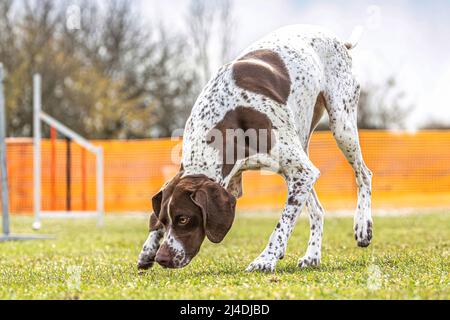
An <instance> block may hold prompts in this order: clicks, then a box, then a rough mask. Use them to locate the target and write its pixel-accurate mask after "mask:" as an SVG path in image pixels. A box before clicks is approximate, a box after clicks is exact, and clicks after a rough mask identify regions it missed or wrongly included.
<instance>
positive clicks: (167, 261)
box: [155, 250, 172, 268]
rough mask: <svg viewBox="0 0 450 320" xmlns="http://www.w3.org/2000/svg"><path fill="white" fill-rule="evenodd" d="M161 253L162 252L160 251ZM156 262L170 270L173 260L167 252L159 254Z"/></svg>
mask: <svg viewBox="0 0 450 320" xmlns="http://www.w3.org/2000/svg"><path fill="white" fill-rule="evenodd" d="M160 251H161V250H160ZM155 261H156V262H157V263H158V264H159V265H161V266H163V267H166V268H169V267H170V266H171V262H172V258H171V257H170V255H169V253H168V252H166V251H161V252H158V254H157V255H156V259H155Z"/></svg>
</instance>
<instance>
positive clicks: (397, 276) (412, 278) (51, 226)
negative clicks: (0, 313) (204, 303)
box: [0, 212, 450, 299]
mask: <svg viewBox="0 0 450 320" xmlns="http://www.w3.org/2000/svg"><path fill="white" fill-rule="evenodd" d="M13 221H14V224H13V230H14V231H15V232H30V230H29V226H30V225H31V219H30V218H23V217H13ZM276 221H277V216H276V215H271V216H268V215H260V216H258V215H255V214H252V215H245V214H242V215H240V216H239V217H238V218H237V221H236V223H235V225H234V227H233V229H232V231H231V232H230V234H229V235H228V236H227V238H226V240H225V241H224V242H223V243H222V244H220V245H213V244H210V243H206V242H205V245H204V246H203V248H202V251H201V253H200V254H199V256H198V257H197V258H196V259H195V260H194V261H193V262H192V264H191V265H189V266H188V267H187V268H185V269H183V270H165V269H162V268H160V267H159V266H156V267H154V268H153V269H152V270H150V271H147V272H144V273H139V272H138V271H137V270H136V267H135V264H136V258H137V256H138V254H139V251H140V248H141V245H142V243H143V241H144V240H145V238H146V225H147V222H146V220H145V218H144V217H109V218H107V219H106V227H105V228H103V229H98V228H96V227H95V222H93V221H80V220H78V221H59V220H58V221H44V227H43V230H44V231H45V232H47V233H50V234H54V235H56V236H57V240H54V241H38V242H26V243H19V242H16V243H3V244H0V298H1V299H380V298H381V299H450V288H449V284H450V275H449V270H450V214H449V213H447V212H439V213H433V214H421V215H419V214H418V215H410V216H405V217H378V218H377V217H375V240H374V243H373V245H372V246H371V247H370V248H368V249H359V248H357V247H356V244H355V242H354V240H353V234H352V219H351V218H333V217H330V216H328V217H327V219H326V221H325V235H324V248H323V261H322V266H321V267H320V268H318V269H308V270H299V269H298V268H297V267H296V264H297V260H298V258H299V257H300V256H302V255H303V254H304V252H305V250H306V244H307V240H308V233H309V230H308V222H307V220H306V219H301V220H300V221H299V223H298V226H297V228H296V229H295V232H294V235H293V237H292V238H291V241H290V242H289V246H288V252H287V256H286V258H285V259H284V260H283V261H280V263H279V264H278V268H277V272H276V273H275V274H259V273H253V274H249V273H246V272H244V270H245V268H246V266H247V265H248V264H249V263H250V262H252V260H253V259H254V258H256V257H257V256H258V254H259V253H260V252H261V251H262V250H263V248H264V246H265V244H266V242H267V240H268V237H269V235H270V233H271V231H272V229H273V228H274V226H275V225H276ZM77 274H79V275H80V277H79V281H78V280H77V279H78V278H77Z"/></svg>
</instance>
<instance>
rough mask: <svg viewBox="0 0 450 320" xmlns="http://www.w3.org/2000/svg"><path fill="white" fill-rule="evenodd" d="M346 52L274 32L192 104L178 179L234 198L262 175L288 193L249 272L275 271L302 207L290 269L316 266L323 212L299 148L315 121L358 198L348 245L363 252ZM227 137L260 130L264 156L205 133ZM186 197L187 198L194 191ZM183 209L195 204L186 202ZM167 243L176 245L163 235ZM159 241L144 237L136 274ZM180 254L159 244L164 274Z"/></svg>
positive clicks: (367, 181) (301, 34) (305, 32)
mask: <svg viewBox="0 0 450 320" xmlns="http://www.w3.org/2000/svg"><path fill="white" fill-rule="evenodd" d="M349 49H351V46H350V45H346V44H345V43H343V42H341V41H339V40H338V39H336V38H335V37H334V36H332V35H330V34H328V33H327V32H326V31H323V30H321V29H319V28H317V27H311V26H303V25H295V26H289V27H285V28H282V29H279V30H277V31H275V32H273V33H272V34H270V35H268V36H267V37H265V38H263V39H261V40H260V41H258V42H256V43H255V44H253V45H252V46H250V47H249V48H248V49H246V50H245V51H244V52H243V53H242V54H241V55H239V57H238V58H237V59H236V60H235V61H233V62H232V63H230V64H227V65H225V66H223V67H222V68H220V70H219V71H218V72H217V73H216V75H215V76H214V77H213V78H212V79H211V81H209V83H208V84H207V85H206V87H205V88H204V90H203V91H202V93H201V94H200V97H199V98H198V100H197V102H196V103H195V106H194V108H193V110H192V114H191V117H190V118H189V120H188V122H187V124H186V129H185V135H184V142H183V158H182V163H183V168H182V170H181V171H180V176H182V177H183V179H190V177H198V176H199V175H200V176H202V177H204V179H206V180H208V179H209V180H210V181H212V182H213V183H214V184H216V189H217V188H218V187H217V186H220V187H221V188H223V189H224V190H226V191H227V192H228V193H230V194H231V195H233V196H234V197H239V196H241V195H242V186H241V183H242V172H244V171H246V170H260V169H264V170H271V171H274V172H276V173H278V174H280V175H281V176H283V177H284V179H285V180H286V183H287V186H288V199H287V202H286V206H285V209H284V210H283V213H282V215H281V218H280V220H279V222H278V224H277V226H276V228H275V230H274V231H273V233H272V235H271V237H270V240H269V243H268V245H267V247H266V248H265V250H264V251H263V252H262V253H261V255H260V256H259V257H258V258H257V259H256V260H255V261H254V262H252V263H251V264H250V266H249V267H248V269H247V270H248V271H267V272H273V271H274V270H275V267H276V264H277V262H278V260H279V259H282V258H283V257H284V255H285V252H286V246H287V242H288V239H289V237H290V236H291V233H292V231H293V228H294V226H295V224H296V221H297V218H298V216H299V214H300V212H301V211H302V210H303V208H304V207H305V206H306V208H307V211H308V213H309V218H310V240H309V243H308V249H307V251H306V254H305V256H304V257H302V258H301V259H300V260H299V267H301V268H305V267H311V266H318V265H320V261H321V245H322V235H323V219H324V210H323V208H322V206H321V204H320V202H319V200H318V197H317V194H316V193H315V191H314V184H315V182H316V181H317V179H318V178H319V176H320V172H319V170H318V169H317V168H316V167H315V166H314V164H313V163H312V162H311V161H310V159H309V157H308V147H309V141H310V138H311V135H312V133H313V131H314V129H315V128H316V126H317V124H318V122H319V121H320V119H321V117H322V115H323V113H324V112H325V111H326V112H327V113H328V115H329V118H330V128H331V130H332V132H333V136H334V138H335V140H336V142H337V144H338V146H339V148H340V149H341V150H342V152H343V153H344V155H345V156H346V158H347V160H348V162H349V163H350V164H351V166H352V168H353V170H354V172H355V176H356V181H357V186H358V190H359V191H358V206H357V210H356V215H355V225H354V231H355V238H356V240H357V243H358V245H359V246H361V247H367V246H368V245H369V244H370V242H371V239H372V226H373V223H372V218H371V180H372V173H371V172H370V170H369V169H368V168H367V166H366V165H365V163H364V161H363V157H362V153H361V148H360V144H359V137H358V129H357V106H358V100H359V95H360V86H359V84H358V82H357V81H356V80H355V77H354V76H353V74H352V59H351V57H350V55H349ZM227 129H233V130H236V129H241V130H243V131H246V130H249V129H255V130H261V129H266V130H267V131H268V132H269V134H268V135H266V136H265V138H260V140H261V139H262V140H263V141H262V142H264V144H265V145H266V146H268V148H267V149H266V150H260V149H258V148H253V149H252V148H251V147H250V146H249V145H247V144H246V143H241V144H237V145H233V147H232V148H234V149H232V150H230V149H229V146H228V145H226V143H227V142H225V143H224V144H223V145H221V144H220V142H217V141H216V140H215V139H212V137H211V136H212V134H211V133H212V132H215V133H217V132H220V133H222V134H224V132H226V130H227ZM233 141H234V140H233ZM260 142H261V141H260ZM222 143H223V141H222ZM241 149H242V150H241ZM239 150H241V151H242V152H241V153H240V154H241V156H240V157H239V156H235V157H234V158H232V162H231V163H228V162H226V163H225V162H224V160H225V158H226V157H227V156H226V155H227V154H228V153H230V152H231V151H234V152H236V151H239ZM206 180H205V181H206ZM175 188H177V187H175ZM218 190H219V189H217V190H216V191H212V192H214V193H216V192H219V191H218ZM192 192H193V193H192V194H193V195H195V194H196V192H197V191H195V190H194V191H192ZM204 194H206V193H204ZM222 199H225V198H224V197H222ZM230 199H231V198H230ZM193 201H194V203H196V200H195V199H194V200H193ZM231 201H232V200H231ZM205 207H207V208H206V209H205ZM202 209H203V220H205V219H211V218H210V217H209V216H208V215H207V213H208V212H209V211H210V210H211V208H209V207H208V205H204V206H203V207H202ZM217 210H220V209H217ZM205 211H206V213H205ZM225 214H228V213H227V212H226V213H225ZM233 218H234V208H233ZM216 219H217V218H216ZM204 223H205V225H206V222H205V221H204ZM231 223H232V219H231ZM228 224H229V223H228ZM229 227H230V226H228V225H227V228H229ZM205 228H206V227H205ZM199 230H200V229H199ZM204 231H205V230H204ZM207 231H208V230H206V233H207ZM198 232H201V231H198ZM222 233H223V232H222ZM225 233H226V232H225ZM169 234H170V235H171V236H172V237H175V238H176V236H175V235H174V234H173V233H172V232H171V233H169ZM160 236H161V234H160V233H158V234H155V233H151V234H150V236H149V239H148V240H147V242H146V244H145V245H144V250H143V253H141V259H140V261H141V262H140V263H142V264H144V265H145V261H153V260H154V254H155V248H156V247H159V241H160V240H161V239H160ZM223 236H224V235H223ZM167 238H168V239H171V238H170V236H169V237H167ZM186 243H187V242H186ZM186 243H185V244H186ZM185 244H183V242H182V241H177V242H176V245H174V244H173V243H171V242H170V241H169V242H168V241H167V240H166V241H164V244H163V246H168V247H169V250H166V251H176V254H175V257H173V255H172V260H174V261H172V264H176V265H177V266H184V265H185V264H186V261H187V260H189V261H190V260H191V259H192V257H189V259H187V258H186V255H185V254H184V253H183V252H184V250H185V249H184V247H185ZM194 251H195V250H194ZM197 251H198V250H197ZM183 256H184V258H183V259H181V258H180V257H183ZM152 258H153V260H152ZM186 259H187V260H186ZM182 260H183V261H182Z"/></svg>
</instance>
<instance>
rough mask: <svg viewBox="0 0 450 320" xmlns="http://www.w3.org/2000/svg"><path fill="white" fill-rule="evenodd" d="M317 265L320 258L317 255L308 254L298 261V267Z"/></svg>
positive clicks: (304, 267) (314, 266) (313, 266)
mask: <svg viewBox="0 0 450 320" xmlns="http://www.w3.org/2000/svg"><path fill="white" fill-rule="evenodd" d="M319 266H320V258H319V257H316V258H312V257H309V256H305V257H303V258H301V259H300V260H299V261H298V267H299V268H300V269H306V268H317V267H319Z"/></svg>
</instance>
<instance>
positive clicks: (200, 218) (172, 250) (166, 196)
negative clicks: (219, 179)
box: [150, 174, 236, 268]
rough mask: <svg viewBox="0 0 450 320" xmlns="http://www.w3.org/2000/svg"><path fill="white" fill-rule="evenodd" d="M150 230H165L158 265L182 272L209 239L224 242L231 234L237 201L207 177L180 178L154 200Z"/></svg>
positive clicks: (168, 185) (167, 186)
mask: <svg viewBox="0 0 450 320" xmlns="http://www.w3.org/2000/svg"><path fill="white" fill-rule="evenodd" d="M152 202H153V210H154V213H153V214H152V216H151V218H150V230H160V229H164V231H165V235H166V236H165V239H164V240H163V243H162V244H161V246H160V248H159V250H158V252H157V255H156V262H157V263H159V264H160V265H161V266H163V267H167V268H183V267H185V266H187V265H188V264H189V263H190V262H191V261H192V259H193V258H194V257H195V256H196V255H197V253H198V252H199V250H200V247H201V245H202V243H203V241H204V240H205V237H207V238H208V239H209V240H210V241H211V242H213V243H219V242H221V241H222V240H223V239H224V238H225V236H226V234H227V233H228V231H229V230H230V228H231V226H232V224H233V221H234V215H235V207H236V198H235V197H234V196H233V195H231V194H230V193H229V192H228V191H227V190H225V189H224V188H223V187H222V186H221V185H219V184H218V183H216V182H214V181H212V180H210V179H209V178H207V177H206V176H203V175H196V176H186V177H181V174H179V175H178V176H177V177H175V178H174V179H172V180H171V181H170V182H169V183H167V184H166V185H165V186H164V188H163V189H162V190H161V191H160V192H159V193H158V194H156V195H155V196H154V197H153V199H152Z"/></svg>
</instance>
